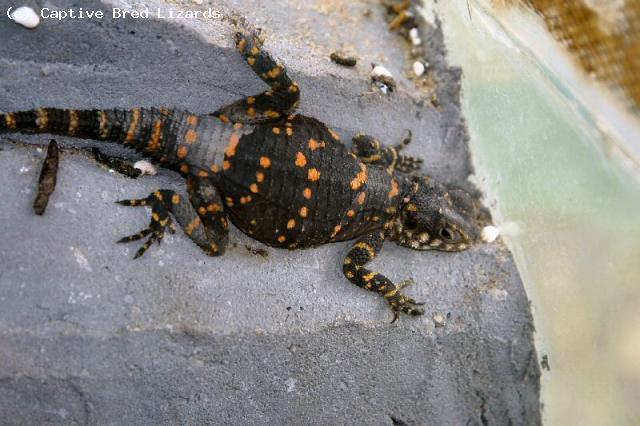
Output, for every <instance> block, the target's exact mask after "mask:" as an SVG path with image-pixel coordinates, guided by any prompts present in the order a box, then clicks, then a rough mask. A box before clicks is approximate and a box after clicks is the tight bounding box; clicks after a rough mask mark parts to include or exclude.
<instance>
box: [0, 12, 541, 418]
mask: <svg viewBox="0 0 640 426" xmlns="http://www.w3.org/2000/svg"><path fill="white" fill-rule="evenodd" d="M113 3H114V4H120V3H119V2H113ZM148 3H149V4H150V5H151V6H153V5H155V4H159V2H154V1H151V2H148ZM170 3H171V5H172V6H173V7H186V6H185V5H187V4H190V3H187V2H170ZM252 3H253V2H249V1H246V2H242V1H228V2H216V4H215V5H214V7H218V8H220V9H221V10H222V11H223V13H226V14H232V13H233V14H239V15H244V16H247V17H248V18H249V19H250V20H251V21H253V22H257V23H258V25H260V26H261V27H263V28H264V29H265V32H266V34H267V36H268V38H267V47H268V48H269V49H270V50H271V51H273V52H274V53H275V55H276V56H278V57H279V58H280V59H281V60H282V62H284V63H285V64H286V65H287V66H288V67H289V68H290V69H291V74H292V75H293V77H294V78H295V79H296V80H298V82H299V83H300V85H301V87H302V96H303V101H302V105H301V110H302V112H303V113H305V114H308V115H314V116H316V117H317V118H319V119H321V120H323V121H325V122H327V123H328V124H330V125H333V126H334V127H335V128H337V129H338V130H339V131H341V132H342V133H343V135H344V136H345V138H346V139H347V140H348V138H349V136H350V135H351V134H352V133H355V132H357V131H366V132H367V133H370V134H373V135H375V136H377V137H379V138H380V139H382V140H385V141H396V140H398V139H399V138H400V137H401V136H402V134H403V131H404V130H405V129H411V130H412V131H413V134H414V141H415V142H414V144H412V146H411V147H410V151H412V152H413V153H415V154H420V155H422V156H423V157H424V158H425V160H426V166H425V169H426V170H427V171H428V173H429V174H431V175H433V176H435V177H436V178H438V179H440V180H443V181H446V182H455V183H459V184H462V185H468V184H467V183H466V178H467V176H468V175H469V173H470V172H471V168H470V166H469V160H468V150H467V147H466V137H465V133H464V127H463V125H462V124H463V120H462V118H461V117H460V115H459V108H458V104H457V102H458V95H459V93H458V90H459V88H458V82H457V80H456V78H457V76H458V75H459V71H458V70H452V69H449V68H447V67H446V62H445V58H444V57H443V56H442V55H443V52H444V48H443V46H442V45H441V44H440V43H441V38H440V37H439V33H438V31H437V30H435V29H433V30H432V31H433V33H432V35H431V37H429V40H430V41H429V42H430V43H432V44H433V46H432V52H433V55H434V57H433V62H432V63H433V64H434V66H435V67H436V71H437V75H438V76H439V77H440V80H439V81H440V82H441V83H442V87H440V88H439V89H438V90H439V95H440V101H441V106H440V107H438V108H436V107H432V106H429V105H426V104H425V103H424V102H421V100H420V99H419V97H417V96H415V95H414V94H410V93H412V86H411V84H412V83H410V82H409V81H407V80H406V79H404V78H403V77H402V72H403V70H404V69H408V67H409V64H407V63H406V61H405V55H404V52H403V50H402V48H403V47H402V43H401V40H400V39H399V38H398V37H396V36H394V35H392V34H389V33H387V32H386V31H385V30H384V22H383V20H382V15H381V10H379V9H378V6H376V5H366V4H365V3H360V2H344V3H343V2H338V1H336V2H333V1H332V2H329V3H330V4H331V7H329V8H327V6H326V2H322V1H311V2H305V4H304V5H300V4H298V3H297V2H294V1H283V2H269V3H264V4H262V5H260V6H256V7H252ZM73 4H75V3H74V2H72V1H62V0H60V1H57V2H56V5H57V6H58V7H59V8H64V7H71V5H73ZM323 4H325V6H323ZM283 5H289V6H291V7H290V8H288V9H287V8H283ZM165 6H166V5H165ZM76 7H77V5H76ZM82 7H83V8H85V9H90V8H102V9H104V10H106V11H109V9H110V7H111V6H110V5H105V4H102V3H99V2H92V1H87V2H83V4H82ZM189 7H193V6H189ZM366 8H371V10H372V14H371V17H370V18H361V16H362V14H363V12H364V10H365V9H366ZM230 34H231V27H230V26H229V25H228V24H227V23H226V22H219V21H213V22H201V21H195V22H191V21H189V22H186V23H182V25H180V24H177V23H176V22H169V21H158V20H138V21H131V20H124V21H118V20H112V19H104V20H102V21H98V22H97V21H91V20H75V21H62V22H57V21H48V20H45V21H44V22H43V23H42V24H41V25H40V27H38V28H37V29H36V30H33V31H28V30H25V29H23V28H21V27H18V26H17V25H15V24H13V23H11V22H10V21H8V20H7V19H4V18H2V19H0V38H1V39H2V40H3V43H2V45H0V110H7V111H10V110H21V109H27V108H33V107H36V106H56V107H76V108H98V107H132V106H176V107H182V108H187V109H190V110H192V111H194V112H197V113H204V112H208V111H213V110H215V109H217V108H218V107H220V106H222V105H224V104H226V103H229V102H231V101H233V100H235V99H237V98H239V97H240V96H243V95H249V94H253V93H256V92H259V91H260V90H262V89H263V85H262V83H261V82H260V81H259V80H258V79H257V78H256V77H255V76H254V75H252V73H251V71H250V70H249V69H248V67H247V66H246V64H244V63H243V62H242V61H241V59H240V57H239V56H238V55H237V54H236V52H235V51H234V50H233V49H232V46H231V42H230ZM344 43H352V44H353V45H354V46H355V48H356V50H358V52H359V56H360V58H361V61H360V65H358V67H357V68H356V69H355V70H348V69H344V68H341V67H339V66H337V65H335V64H333V63H331V62H329V61H328V54H329V53H330V52H331V51H332V50H333V49H336V48H339V47H341V45H342V44H344ZM374 60H375V61H378V62H381V61H385V65H387V66H388V67H389V68H391V69H392V71H393V72H394V73H395V74H396V75H397V76H399V80H400V91H399V92H398V93H395V94H394V95H393V96H390V97H383V96H381V95H379V94H375V93H367V92H369V91H370V87H369V84H368V78H367V75H368V72H369V62H372V61H374ZM9 139H14V140H19V141H22V142H26V143H27V144H38V143H44V142H46V141H47V140H48V139H49V138H48V137H46V136H25V135H10V136H5V135H3V136H2V138H1V139H0V182H2V183H3V185H0V200H1V201H0V235H1V236H2V238H1V239H0V365H2V371H1V372H0V418H3V419H9V421H10V423H18V424H21V423H53V424H74V423H75V424H96V423H97V424H105V423H109V424H166V423H187V424H202V423H225V424H229V423H231V424H247V423H249V424H267V423H275V424H279V423H283V424H296V423H298V424H299V423H304V424H307V423H308V424H329V423H330V424H336V423H344V424H494V423H498V424H503V423H508V422H509V421H511V422H512V423H515V424H537V423H539V422H540V413H539V374H540V373H539V368H538V364H537V357H536V354H535V351H534V347H533V342H532V333H533V325H532V322H531V315H530V312H529V305H528V301H527V298H526V295H525V292H524V290H523V287H522V283H521V281H520V278H519V276H518V273H517V271H516V269H515V266H514V264H513V260H512V258H511V255H510V253H509V252H508V251H507V250H506V248H504V247H503V246H502V245H501V244H500V243H499V242H498V243H495V244H491V245H485V246H481V247H477V248H474V249H472V250H469V251H467V252H464V253H458V254H447V253H424V252H416V251H411V250H406V249H402V248H400V247H397V246H395V245H391V244H388V245H386V246H385V249H384V251H383V254H382V255H381V256H380V257H379V258H378V259H377V260H376V261H375V263H374V264H373V265H374V267H376V268H377V269H379V270H380V271H382V272H384V273H386V274H387V275H388V276H389V277H390V278H391V279H394V280H400V279H404V278H409V277H411V278H413V279H414V280H415V281H416V285H415V286H413V287H411V288H410V289H409V290H408V293H410V294H411V295H412V296H414V297H415V298H416V299H418V300H422V301H425V302H426V306H425V310H426V312H427V314H426V315H425V316H424V317H421V318H401V320H400V321H399V322H397V323H395V324H389V321H390V319H391V314H390V312H389V311H388V308H387V307H386V305H385V303H384V302H383V301H382V300H381V299H380V298H378V297H377V296H375V295H372V294H369V293H367V292H365V291H362V290H361V289H358V288H356V287H355V286H353V285H351V284H349V283H348V282H347V281H346V280H345V279H344V278H343V277H342V274H341V271H340V265H341V259H342V258H343V256H344V254H345V253H346V251H347V249H348V246H349V245H348V244H332V245H327V246H323V247H320V248H318V249H313V250H306V251H295V252H288V251H281V250H275V249H271V248H266V247H264V246H262V245H261V244H259V243H258V242H256V241H254V240H251V239H249V238H247V237H246V236H244V235H243V234H241V233H240V232H238V231H237V230H235V229H234V230H233V231H232V232H231V240H232V241H233V243H234V244H233V245H232V247H231V248H230V250H229V251H228V252H227V254H226V255H225V256H224V257H222V258H219V259H215V258H208V257H206V256H204V255H203V254H202V253H201V252H200V250H199V249H198V248H197V247H196V246H195V245H193V244H192V243H191V242H190V241H189V240H188V239H187V238H186V237H185V236H184V235H183V234H182V233H181V232H178V233H176V234H175V235H173V236H171V235H169V236H167V238H166V239H165V242H163V244H162V246H160V247H157V246H156V247H153V248H152V249H151V250H150V251H149V252H148V253H147V254H146V255H145V256H144V257H143V258H141V259H139V260H136V261H133V260H132V259H131V257H132V255H133V253H134V252H135V246H123V245H116V244H115V241H116V240H117V239H118V238H120V237H122V236H124V235H128V234H131V233H133V232H136V231H138V230H139V229H141V228H142V227H144V226H145V225H146V222H147V220H148V218H147V212H145V211H144V210H143V209H129V208H123V207H121V206H118V205H116V204H114V203H113V201H115V200H118V199H121V198H131V197H142V196H145V195H147V194H148V193H149V192H151V191H152V190H154V189H157V188H160V187H164V188H176V189H181V188H182V185H183V184H182V182H181V181H180V179H179V178H178V176H177V175H175V174H173V173H171V172H161V173H160V175H159V176H157V177H145V178H141V179H137V180H130V179H127V178H124V177H121V176H119V175H115V174H112V173H109V171H107V170H106V169H104V168H102V167H100V166H97V165H96V164H95V163H94V162H93V161H92V160H90V159H89V158H88V157H87V156H86V155H85V154H83V153H82V152H79V151H77V150H75V149H71V148H72V147H77V146H87V144H86V143H85V142H84V141H80V140H73V139H67V138H56V139H57V140H58V141H59V142H60V143H61V145H62V147H63V148H65V150H64V151H63V153H62V156H61V169H60V172H59V178H58V185H57V189H56V192H55V193H54V195H53V196H52V199H51V202H50V205H49V207H48V209H47V212H46V214H45V215H44V216H43V217H37V216H35V215H34V214H33V213H32V211H31V203H32V201H33V197H34V195H35V193H34V191H35V188H36V183H37V179H38V173H39V167H40V164H41V161H42V158H43V156H44V154H43V153H42V152H38V151H37V150H36V149H35V147H32V146H29V145H24V144H22V143H12V142H10V141H9ZM114 149H115V150H116V151H117V148H114ZM245 246H249V247H250V248H261V249H265V250H266V251H267V253H268V256H267V257H262V256H258V255H255V254H252V253H251V252H250V251H249V250H247V248H246V247H245ZM436 315H440V316H442V318H443V319H444V321H442V322H438V323H436V322H435V321H434V320H433V318H434V316H436Z"/></svg>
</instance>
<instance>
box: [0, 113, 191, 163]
mask: <svg viewBox="0 0 640 426" xmlns="http://www.w3.org/2000/svg"><path fill="white" fill-rule="evenodd" d="M193 122H197V116H194V115H192V114H189V113H188V112H185V111H176V110H171V109H166V108H160V109H156V108H150V109H144V108H134V109H131V110H119V109H109V110H75V109H57V108H39V109H34V110H30V111H20V112H11V113H4V114H0V133H5V132H22V133H50V134H54V135H61V136H72V137H79V138H85V139H97V140H104V141H110V142H115V143H120V144H123V145H125V146H129V147H130V148H132V149H135V150H137V151H140V152H144V153H145V154H148V155H150V156H152V157H154V158H156V159H157V160H159V161H161V162H164V163H175V160H176V159H175V158H173V157H174V156H175V153H176V150H175V148H176V147H175V144H176V141H177V140H178V139H179V138H177V137H176V136H177V135H182V133H183V132H184V130H185V129H187V128H188V127H190V126H191V125H192V123H193ZM172 160H173V161H172Z"/></svg>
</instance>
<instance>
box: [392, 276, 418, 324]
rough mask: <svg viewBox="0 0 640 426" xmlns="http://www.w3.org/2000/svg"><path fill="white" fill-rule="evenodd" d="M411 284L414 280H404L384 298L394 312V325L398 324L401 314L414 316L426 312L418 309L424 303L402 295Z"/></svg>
mask: <svg viewBox="0 0 640 426" xmlns="http://www.w3.org/2000/svg"><path fill="white" fill-rule="evenodd" d="M411 284H413V280H404V281H402V282H400V283H398V284H397V285H396V288H395V289H393V290H391V291H390V292H389V293H387V294H385V296H384V298H385V299H387V302H388V303H389V305H390V306H391V309H392V310H393V320H392V321H391V323H392V324H393V323H394V322H396V320H397V319H398V317H399V316H400V312H404V313H405V314H409V315H413V316H417V315H423V314H424V311H423V310H422V309H419V308H416V306H420V305H424V303H422V302H416V301H415V300H414V299H413V298H411V297H408V296H405V295H403V294H402V293H400V290H402V289H404V288H406V287H408V286H410V285H411Z"/></svg>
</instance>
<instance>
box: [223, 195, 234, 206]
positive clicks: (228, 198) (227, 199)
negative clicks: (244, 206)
mask: <svg viewBox="0 0 640 426" xmlns="http://www.w3.org/2000/svg"><path fill="white" fill-rule="evenodd" d="M224 201H225V203H227V206H229V207H233V198H231V197H226V198H225V199H224Z"/></svg>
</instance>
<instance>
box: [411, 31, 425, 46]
mask: <svg viewBox="0 0 640 426" xmlns="http://www.w3.org/2000/svg"><path fill="white" fill-rule="evenodd" d="M409 38H410V39H411V44H413V45H414V46H420V45H421V44H422V39H420V33H419V32H418V29H417V28H411V29H410V30H409Z"/></svg>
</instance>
